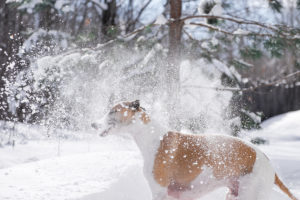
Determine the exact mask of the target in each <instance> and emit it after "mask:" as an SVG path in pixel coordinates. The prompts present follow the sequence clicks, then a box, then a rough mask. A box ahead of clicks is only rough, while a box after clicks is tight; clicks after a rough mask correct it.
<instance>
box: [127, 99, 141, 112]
mask: <svg viewBox="0 0 300 200" xmlns="http://www.w3.org/2000/svg"><path fill="white" fill-rule="evenodd" d="M129 108H131V109H133V110H138V109H139V108H140V100H135V101H133V102H131V103H130V104H129Z"/></svg>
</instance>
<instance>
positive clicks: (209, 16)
mask: <svg viewBox="0 0 300 200" xmlns="http://www.w3.org/2000/svg"><path fill="white" fill-rule="evenodd" d="M195 18H206V19H211V18H217V19H223V20H227V21H232V22H235V23H237V24H246V25H256V26H260V27H262V28H266V29H270V30H272V31H274V32H278V29H277V28H275V27H274V26H272V25H266V24H262V23H259V22H256V21H249V20H244V19H242V20H241V19H237V18H232V17H224V16H217V15H195V16H188V17H184V18H182V19H181V21H185V20H188V19H195Z"/></svg>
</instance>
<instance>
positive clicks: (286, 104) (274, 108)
mask: <svg viewBox="0 0 300 200" xmlns="http://www.w3.org/2000/svg"><path fill="white" fill-rule="evenodd" d="M242 103H243V104H244V105H246V106H247V107H248V109H249V110H250V111H252V112H263V119H267V118H270V117H272V116H275V115H279V114H282V113H285V112H289V111H294V110H300V82H298V83H292V84H280V85H263V84H262V85H260V86H259V87H256V88H255V89H253V90H248V91H244V92H243V95H242ZM299 123H300V119H299Z"/></svg>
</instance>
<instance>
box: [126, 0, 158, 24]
mask: <svg viewBox="0 0 300 200" xmlns="http://www.w3.org/2000/svg"><path fill="white" fill-rule="evenodd" d="M151 2H152V0H148V1H147V3H146V4H145V5H144V6H143V7H142V8H141V10H140V11H139V13H138V15H137V17H136V18H135V20H134V21H132V22H131V23H129V24H128V27H131V26H135V24H136V23H137V22H138V20H139V19H140V17H141V15H142V14H143V12H144V10H145V9H146V8H147V7H148V6H149V4H150V3H151Z"/></svg>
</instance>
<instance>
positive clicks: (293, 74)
mask: <svg viewBox="0 0 300 200" xmlns="http://www.w3.org/2000/svg"><path fill="white" fill-rule="evenodd" d="M299 74H300V70H299V71H296V72H294V73H291V74H288V75H286V76H284V77H282V78H281V79H279V80H277V81H274V82H271V83H268V84H264V85H258V86H256V87H249V88H225V87H224V88H221V87H208V86H196V85H186V86H183V88H196V89H210V90H217V91H231V92H237V91H241V92H247V91H255V90H256V89H258V88H260V87H265V86H274V85H276V84H278V83H280V82H281V81H282V80H285V79H287V78H290V77H292V76H295V75H299Z"/></svg>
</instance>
